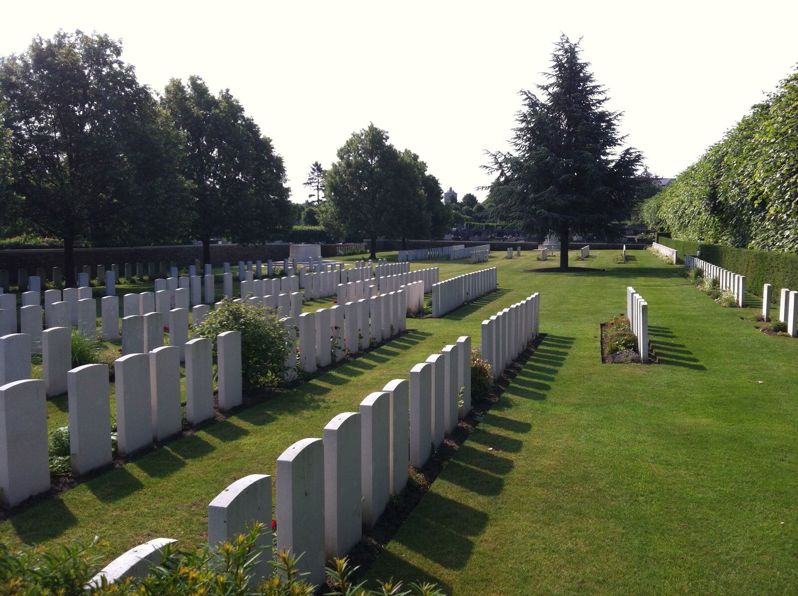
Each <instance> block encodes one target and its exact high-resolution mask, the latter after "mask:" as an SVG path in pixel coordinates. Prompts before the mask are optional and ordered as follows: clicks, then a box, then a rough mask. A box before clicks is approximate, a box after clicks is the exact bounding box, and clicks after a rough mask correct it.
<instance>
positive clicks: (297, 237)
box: [288, 226, 331, 244]
mask: <svg viewBox="0 0 798 596" xmlns="http://www.w3.org/2000/svg"><path fill="white" fill-rule="evenodd" d="M288 241H289V242H293V243H295V244H316V243H322V244H324V243H328V242H330V241H331V238H330V236H329V235H328V234H327V232H325V231H324V228H323V227H321V226H294V227H293V228H291V231H290V232H289V233H288Z"/></svg>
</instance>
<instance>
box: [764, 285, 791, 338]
mask: <svg viewBox="0 0 798 596" xmlns="http://www.w3.org/2000/svg"><path fill="white" fill-rule="evenodd" d="M772 299H773V286H772V285H771V284H765V287H764V289H763V291H762V318H763V319H765V320H766V321H769V320H770V302H771V300H772ZM779 321H780V322H782V323H785V324H786V325H787V333H788V334H789V335H790V336H792V337H798V291H795V290H790V289H789V288H781V291H780V292H779Z"/></svg>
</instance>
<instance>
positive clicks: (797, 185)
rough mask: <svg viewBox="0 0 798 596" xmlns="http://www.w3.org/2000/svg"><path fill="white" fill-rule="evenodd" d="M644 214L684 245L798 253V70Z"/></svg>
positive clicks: (651, 201) (647, 206) (653, 225)
mask: <svg viewBox="0 0 798 596" xmlns="http://www.w3.org/2000/svg"><path fill="white" fill-rule="evenodd" d="M641 212H642V215H643V219H644V220H645V222H646V224H647V225H649V226H650V227H651V228H654V229H657V230H659V231H669V232H670V233H671V234H672V235H673V236H674V237H678V238H680V239H682V240H701V241H705V242H714V243H719V244H729V245H731V246H737V247H747V248H757V249H767V250H777V251H785V252H790V251H791V252H795V251H798V70H796V71H795V72H793V73H792V74H791V75H790V76H788V77H787V78H786V79H785V80H784V81H782V82H781V84H780V86H779V88H778V90H777V91H776V93H774V94H772V95H771V96H769V97H768V98H767V99H766V100H765V101H764V102H762V103H759V104H757V105H755V106H753V108H752V109H751V112H750V113H749V114H747V115H746V116H745V117H744V118H743V119H742V120H741V121H740V122H739V123H738V124H737V125H736V126H735V127H734V128H733V129H731V130H730V131H728V132H727V133H726V135H725V136H724V137H723V139H722V140H721V141H719V142H718V143H716V144H715V145H713V146H712V147H710V148H709V149H708V150H707V151H706V153H704V155H702V156H701V158H700V159H699V160H698V161H697V162H696V163H694V164H693V165H691V166H690V167H688V168H687V169H686V170H685V171H684V172H682V173H681V174H679V176H678V177H677V178H676V179H675V180H674V181H673V182H672V183H671V184H670V185H668V186H667V187H666V188H665V189H664V190H662V191H661V192H660V193H659V194H657V195H655V196H654V197H652V198H650V199H648V200H647V201H646V202H645V203H644V205H643V207H642V209H641Z"/></svg>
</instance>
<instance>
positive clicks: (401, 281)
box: [377, 263, 439, 293]
mask: <svg viewBox="0 0 798 596" xmlns="http://www.w3.org/2000/svg"><path fill="white" fill-rule="evenodd" d="M402 264H405V265H406V264H407V263H402ZM438 279H439V269H438V268H437V267H430V268H428V269H417V270H416V271H407V272H405V273H394V274H391V275H384V276H380V277H378V278H377V284H378V288H379V291H380V293H384V292H394V291H396V290H398V289H399V288H400V287H402V286H404V285H407V284H409V283H412V282H414V281H422V282H424V292H431V291H432V286H433V285H434V284H436V283H438Z"/></svg>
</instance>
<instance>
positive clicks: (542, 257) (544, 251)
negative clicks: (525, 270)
mask: <svg viewBox="0 0 798 596" xmlns="http://www.w3.org/2000/svg"><path fill="white" fill-rule="evenodd" d="M549 252H550V249H548V248H546V247H543V248H541V249H540V254H539V255H538V261H548V259H549Z"/></svg>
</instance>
